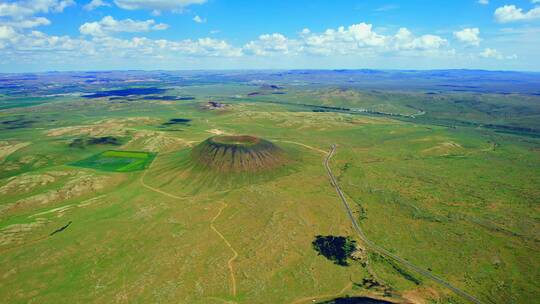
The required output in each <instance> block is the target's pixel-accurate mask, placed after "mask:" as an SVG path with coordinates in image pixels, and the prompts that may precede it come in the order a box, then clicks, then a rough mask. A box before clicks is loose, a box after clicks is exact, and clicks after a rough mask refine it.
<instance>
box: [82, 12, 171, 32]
mask: <svg viewBox="0 0 540 304" xmlns="http://www.w3.org/2000/svg"><path fill="white" fill-rule="evenodd" d="M167 28H168V25H167V24H164V23H157V24H156V22H155V21H154V20H153V19H149V20H145V21H136V20H132V19H123V20H116V19H114V18H113V17H112V16H106V17H103V19H101V20H100V21H95V22H87V23H84V24H83V25H81V26H80V27H79V31H80V32H81V34H84V35H90V36H108V35H110V34H113V33H120V32H128V33H137V32H148V31H156V30H164V29H167Z"/></svg>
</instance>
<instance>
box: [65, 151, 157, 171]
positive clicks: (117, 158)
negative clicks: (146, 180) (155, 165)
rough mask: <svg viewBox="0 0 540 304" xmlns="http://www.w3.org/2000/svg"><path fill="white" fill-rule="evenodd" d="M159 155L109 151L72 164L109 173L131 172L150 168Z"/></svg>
mask: <svg viewBox="0 0 540 304" xmlns="http://www.w3.org/2000/svg"><path fill="white" fill-rule="evenodd" d="M156 154H157V153H151V152H140V151H118V150H109V151H105V152H101V153H99V154H96V155H93V156H91V157H89V158H86V159H83V160H80V161H78V162H75V163H72V164H71V165H72V166H76V167H83V168H90V169H96V170H100V171H108V172H131V171H139V170H144V169H146V168H148V167H149V166H150V164H151V163H152V161H153V160H154V158H155V157H156Z"/></svg>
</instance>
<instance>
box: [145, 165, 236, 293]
mask: <svg viewBox="0 0 540 304" xmlns="http://www.w3.org/2000/svg"><path fill="white" fill-rule="evenodd" d="M156 159H157V156H156V158H155V159H154V162H155V161H156ZM151 166H152V165H150V167H149V168H148V169H147V170H146V171H144V173H143V174H142V175H141V178H140V179H139V181H140V184H141V185H142V186H143V187H145V188H147V189H149V190H152V191H154V192H156V193H159V194H162V195H165V196H168V197H171V198H174V199H178V200H186V199H188V197H182V196H177V195H174V194H171V193H168V192H165V191H163V190H160V189H158V188H155V187H152V186H150V185H148V184H146V183H145V182H144V177H145V176H146V173H147V172H148V171H150V168H151ZM223 192H227V191H223ZM219 193H222V192H219ZM221 205H222V207H221V208H220V209H219V211H218V213H217V214H216V216H214V218H212V220H211V221H210V228H212V230H213V231H214V232H215V233H216V234H217V235H218V236H219V237H220V238H221V239H222V240H223V241H224V242H225V244H226V245H227V247H229V249H230V250H231V251H232V252H233V256H232V257H231V258H230V259H229V260H228V261H227V267H228V268H229V273H230V276H231V295H232V296H233V297H235V296H236V278H235V276H234V267H233V262H234V260H235V259H236V258H237V257H238V252H237V251H236V250H235V249H234V248H233V247H232V245H231V243H229V241H228V240H227V239H226V238H225V236H223V234H222V233H221V232H219V230H218V229H217V228H216V227H215V226H214V222H215V221H216V220H217V218H218V217H219V216H220V215H221V212H223V209H225V208H226V207H227V204H225V203H221Z"/></svg>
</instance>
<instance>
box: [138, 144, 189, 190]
mask: <svg viewBox="0 0 540 304" xmlns="http://www.w3.org/2000/svg"><path fill="white" fill-rule="evenodd" d="M158 155H159V154H158ZM158 155H156V157H155V158H154V160H153V161H152V164H154V162H156V160H157V158H158ZM152 164H150V166H149V167H148V168H147V169H146V170H144V173H143V174H142V175H141V178H140V179H139V182H140V183H141V186H143V187H145V188H146V189H148V190H151V191H154V192H156V193H159V194H161V195H165V196H168V197H170V198H174V199H179V200H185V199H187V198H186V197H182V196H177V195H174V194H171V193H168V192H165V191H163V190H160V189H158V188H155V187H152V186H150V185H148V184H147V183H145V182H144V177H145V176H146V173H148V171H150V168H152Z"/></svg>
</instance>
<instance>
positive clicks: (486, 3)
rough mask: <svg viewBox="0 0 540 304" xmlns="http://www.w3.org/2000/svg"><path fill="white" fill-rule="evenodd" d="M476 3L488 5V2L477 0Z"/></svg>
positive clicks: (486, 0) (487, 0)
mask: <svg viewBox="0 0 540 304" xmlns="http://www.w3.org/2000/svg"><path fill="white" fill-rule="evenodd" d="M478 3H480V4H482V5H488V4H489V0H478Z"/></svg>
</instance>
